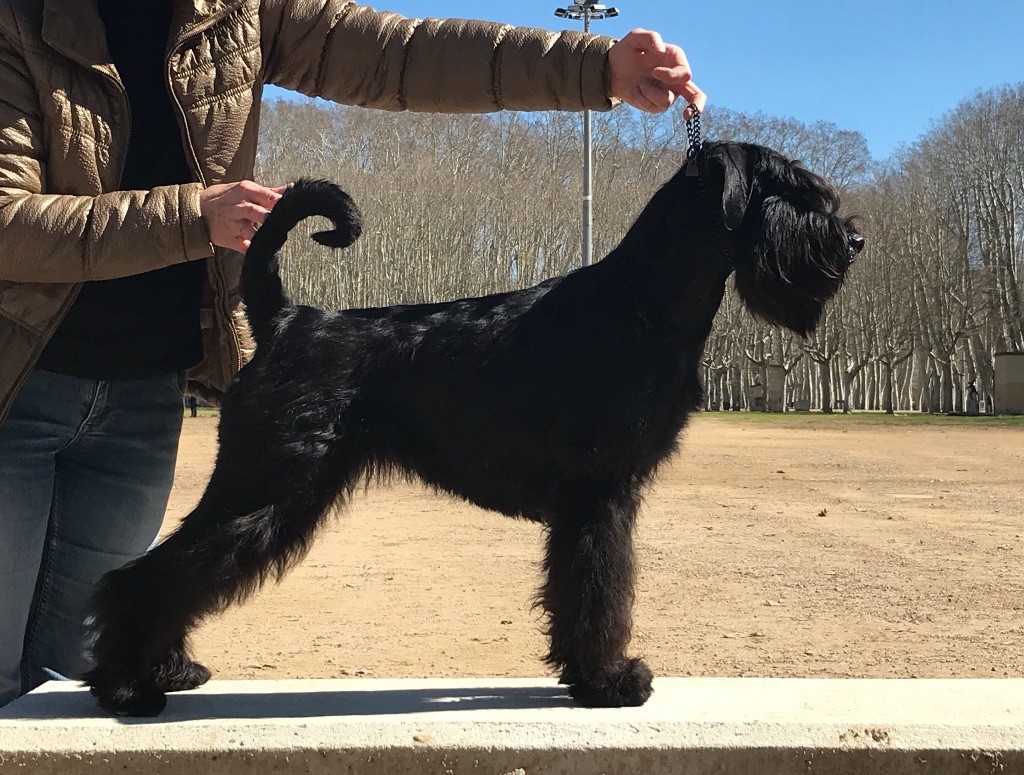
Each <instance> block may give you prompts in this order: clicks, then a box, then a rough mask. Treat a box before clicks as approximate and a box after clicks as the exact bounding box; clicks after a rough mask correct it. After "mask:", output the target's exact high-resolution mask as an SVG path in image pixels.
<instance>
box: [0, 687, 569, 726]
mask: <svg viewBox="0 0 1024 775" xmlns="http://www.w3.org/2000/svg"><path fill="white" fill-rule="evenodd" d="M576 707H578V706H577V704H576V703H575V702H573V701H572V699H571V698H570V697H569V695H568V693H567V692H566V689H565V687H560V686H515V687H509V686H502V687H486V686H483V687H479V686H478V687H453V688H451V689H382V690H380V691H365V690H364V691H347V690H344V689H342V690H339V691H311V692H303V691H294V692H289V691H275V692H270V691H267V692H223V693H219V692H218V693H216V694H214V693H198V694H195V693H190V692H182V693H178V694H169V695H168V696H167V708H166V709H165V710H164V712H163V713H162V714H161V715H160V716H158V717H156V718H127V717H123V718H118V719H117V720H118V721H119V722H120V723H122V724H128V725H136V724H164V723H174V722H182V721H201V720H212V719H298V718H325V717H332V716H343V717H347V718H354V717H362V716H376V717H382V716H383V717H387V716H401V715H406V714H411V713H438V712H452V711H460V712H465V711H480V710H512V711H516V710H543V709H550V708H576ZM8 711H9V712H10V718H12V719H13V718H17V719H21V720H26V719H55V718H62V719H73V718H81V719H85V718H97V717H103V716H106V715H108V714H107V713H106V712H105V711H103V710H101V709H100V708H98V707H97V705H96V701H95V699H94V698H93V697H92V696H91V695H90V694H89V693H88V692H85V691H82V692H74V693H70V694H67V695H65V696H64V698H63V699H61V700H60V701H59V702H55V701H54V695H53V694H50V693H41V694H28V695H26V696H24V697H22V698H21V699H19V700H18V701H17V703H16V704H15V705H13V706H11V707H9V708H8ZM4 715H6V714H3V713H0V721H2V720H3V717H4Z"/></svg>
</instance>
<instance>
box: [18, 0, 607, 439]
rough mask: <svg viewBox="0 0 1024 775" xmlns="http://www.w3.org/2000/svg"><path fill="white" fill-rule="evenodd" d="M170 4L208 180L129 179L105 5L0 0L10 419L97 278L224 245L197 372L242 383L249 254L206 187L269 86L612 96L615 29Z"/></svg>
mask: <svg viewBox="0 0 1024 775" xmlns="http://www.w3.org/2000/svg"><path fill="white" fill-rule="evenodd" d="M169 1H170V0H169ZM173 1H174V2H175V12H174V21H173V23H172V33H171V42H170V45H169V47H168V50H167V59H166V61H167V84H168V87H169V89H170V93H171V95H172V101H173V103H174V105H175V106H176V107H177V110H178V116H179V123H180V127H181V134H182V140H183V142H184V144H185V149H186V157H187V158H188V159H189V161H190V164H191V166H192V170H193V173H194V176H195V180H196V182H195V183H189V184H185V185H176V186H165V187H162V188H156V189H153V190H152V191H118V185H119V181H120V177H121V171H122V167H123V164H124V160H125V154H126V152H127V147H128V138H129V122H130V116H129V115H128V102H127V98H126V95H125V92H124V88H123V86H122V84H121V81H120V79H119V77H118V74H117V72H116V70H115V68H114V67H113V65H111V64H110V56H109V54H108V53H107V50H106V42H105V36H104V32H103V25H102V22H101V21H100V18H99V15H98V13H97V10H96V5H95V0H0V421H2V418H3V417H4V416H5V415H6V413H7V411H8V409H9V407H10V404H11V401H12V400H13V397H14V395H15V393H16V392H17V390H18V387H19V385H20V384H21V383H22V381H23V380H24V379H25V377H26V376H27V374H28V373H29V371H30V370H31V369H32V366H33V364H34V363H35V361H36V358H37V357H38V355H39V353H40V352H41V350H42V349H43V347H44V345H45V344H46V342H47V341H48V340H49V338H50V336H51V335H52V333H53V331H54V330H55V329H56V327H57V326H58V324H59V323H60V321H61V320H62V319H63V316H64V315H65V314H66V312H67V310H68V308H69V307H70V305H71V303H72V302H73V301H74V299H75V296H76V295H77V293H78V291H79V289H80V288H81V283H82V282H83V281H86V280H100V279H107V278H113V277H120V276H125V275H130V274H135V273H140V272H145V271H149V270H152V269H157V268H160V267H163V266H169V265H171V264H175V263H178V262H183V261H192V260H196V259H202V258H206V257H208V256H211V255H214V254H216V259H215V260H211V261H209V262H208V264H207V265H208V267H209V269H208V272H207V291H206V295H205V299H204V314H203V326H204V331H203V334H204V345H205V358H204V360H203V363H202V364H200V365H199V366H197V367H196V368H194V369H193V370H192V372H190V374H189V378H190V388H191V389H192V390H194V391H195V392H197V393H199V394H200V395H204V396H206V397H208V398H211V399H216V397H217V395H218V394H219V393H220V392H221V391H223V390H224V389H225V388H226V387H227V384H228V382H229V381H230V380H231V378H232V377H233V376H234V374H235V372H237V371H238V369H239V368H241V365H242V364H243V363H244V362H245V359H246V358H247V356H248V355H249V352H248V348H249V347H250V342H249V338H248V333H247V329H246V327H245V324H244V320H243V316H242V310H241V308H240V302H239V297H238V277H239V271H240V268H241V261H242V256H241V255H239V254H237V253H233V252H231V251H226V250H221V249H219V248H218V249H216V251H215V250H214V248H213V247H212V246H211V245H210V242H209V236H208V233H207V230H206V224H205V222H204V221H203V218H202V216H201V215H200V211H199V193H200V191H202V189H203V188H204V187H205V186H209V185H211V184H213V183H222V182H227V181H237V180H243V179H247V178H251V177H252V174H253V165H254V161H255V157H256V137H257V131H258V120H259V107H260V97H261V93H262V89H263V84H265V83H271V84H277V85H279V86H283V87H285V88H287V89H294V90H296V91H299V92H302V93H303V94H307V95H311V96H312V95H317V96H321V97H324V98H326V99H329V100H334V101H336V102H340V103H344V104H349V105H362V106H366V107H373V108H384V109H387V110H404V109H408V110H420V111H438V112H488V111H493V110H499V109H513V110H550V109H563V110H582V109H584V108H591V109H595V110H605V109H609V108H611V107H612V106H613V101H612V100H610V99H609V97H608V89H607V83H606V80H607V79H606V72H605V70H606V62H607V52H608V49H609V48H610V47H611V45H612V42H613V41H611V40H610V39H608V38H602V37H596V36H584V35H582V34H578V33H571V32H565V33H561V34H555V33H549V32H544V31H541V30H532V29H523V28H512V27H507V26H503V25H498V24H485V23H480V22H469V21H460V20H448V21H437V20H427V21H423V22H420V21H417V20H412V19H405V18H403V17H401V16H398V15H396V14H392V13H379V12H376V11H374V10H372V9H370V8H367V7H366V6H362V5H359V4H357V3H353V2H345V1H344V0H173ZM155 150H157V149H155Z"/></svg>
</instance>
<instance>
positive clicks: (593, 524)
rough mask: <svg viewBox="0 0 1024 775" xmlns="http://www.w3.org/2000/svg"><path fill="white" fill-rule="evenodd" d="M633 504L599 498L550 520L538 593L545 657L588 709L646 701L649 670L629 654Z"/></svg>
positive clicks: (649, 686)
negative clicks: (543, 622) (544, 621)
mask: <svg viewBox="0 0 1024 775" xmlns="http://www.w3.org/2000/svg"><path fill="white" fill-rule="evenodd" d="M635 513H636V508H635V506H632V505H629V506H621V505H618V504H600V505H598V506H597V507H595V508H594V509H592V510H589V511H588V512H587V513H586V515H580V514H578V513H573V514H568V513H562V514H558V515H556V516H554V517H553V518H552V519H550V520H549V522H548V536H547V549H546V554H545V558H544V570H545V572H546V573H547V581H546V583H545V584H544V587H543V589H542V591H541V595H540V598H539V602H540V604H541V605H542V606H543V608H544V609H545V611H546V612H547V616H548V637H549V638H550V641H551V647H550V651H549V652H548V656H547V662H548V664H550V665H551V666H552V667H554V668H555V669H556V670H561V682H562V683H563V684H567V685H568V687H569V693H570V694H571V695H572V696H573V698H575V699H576V700H577V701H578V702H579V703H580V704H582V705H586V706H589V707H621V706H624V705H643V704H644V702H646V701H647V698H648V697H650V695H651V679H652V677H651V671H650V670H649V669H648V668H647V665H645V664H644V663H643V661H641V660H640V659H630V658H629V657H627V656H626V646H627V645H628V644H629V640H630V636H631V631H632V616H633V581H634V569H633V565H634V563H633V521H634V517H635Z"/></svg>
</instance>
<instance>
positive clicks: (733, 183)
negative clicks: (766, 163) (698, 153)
mask: <svg viewBox="0 0 1024 775" xmlns="http://www.w3.org/2000/svg"><path fill="white" fill-rule="evenodd" d="M708 160H709V161H712V162H715V164H716V165H717V166H719V167H720V168H721V170H722V175H723V176H724V180H723V183H722V216H723V217H724V219H725V228H726V229H728V230H729V231H732V230H734V229H736V228H738V227H739V225H740V224H741V223H742V222H743V218H744V217H745V216H746V214H747V207H748V206H749V205H750V197H751V194H752V193H753V190H754V174H753V159H752V158H751V155H750V153H749V152H748V151H747V149H745V148H743V147H742V146H739V145H736V144H735V143H722V144H720V145H716V146H714V147H712V148H711V149H710V150H709V151H708Z"/></svg>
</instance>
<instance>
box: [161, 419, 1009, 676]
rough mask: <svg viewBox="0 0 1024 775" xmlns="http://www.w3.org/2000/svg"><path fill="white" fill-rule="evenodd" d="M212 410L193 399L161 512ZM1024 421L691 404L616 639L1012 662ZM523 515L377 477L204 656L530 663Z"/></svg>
mask: <svg viewBox="0 0 1024 775" xmlns="http://www.w3.org/2000/svg"><path fill="white" fill-rule="evenodd" d="M215 429H216V417H215V416H209V415H208V416H200V417H199V418H197V419H195V420H193V419H189V418H186V420H185V430H184V433H183V437H182V446H181V454H180V458H179V467H178V475H177V478H176V481H175V488H174V492H173V494H172V497H171V505H170V510H169V514H168V520H167V522H166V524H165V529H171V528H173V526H174V524H175V523H176V522H177V520H178V519H180V518H181V517H182V516H184V514H185V513H187V511H188V510H189V509H190V508H191V507H192V506H193V505H194V504H195V502H196V500H197V499H198V497H199V495H200V493H201V492H202V489H203V487H204V486H205V483H206V478H207V476H208V475H209V472H210V469H211V467H212V463H213V455H214V450H215V446H216V440H215ZM1022 506H1024V425H1016V426H1014V425H1000V424H998V423H985V421H978V422H971V421H969V420H966V419H965V420H962V421H960V422H955V421H949V422H935V423H930V424H917V423H914V422H912V421H911V420H907V421H906V423H900V422H896V423H895V424H889V425H885V424H880V423H878V422H875V421H872V420H870V419H868V420H866V421H865V420H864V418H863V417H861V418H857V417H853V418H843V417H837V418H828V417H814V416H809V417H802V418H801V417H778V418H771V419H770V420H768V419H767V418H764V419H762V418H761V417H760V416H751V415H743V416H721V415H703V416H699V417H697V418H695V420H694V422H693V423H692V425H691V427H690V428H689V429H688V430H687V432H686V434H685V439H684V444H683V450H682V452H681V453H680V454H679V455H678V456H677V458H676V459H675V461H674V462H673V464H672V465H671V466H667V467H666V468H665V469H664V471H663V473H662V475H661V476H660V478H659V480H658V482H657V483H656V485H655V486H654V487H653V489H652V490H651V492H650V493H649V496H648V498H647V501H646V505H645V508H644V510H643V513H642V516H641V520H640V527H639V546H638V555H639V561H640V581H639V589H638V599H637V607H636V627H635V633H634V640H633V651H634V652H635V653H637V654H641V655H643V656H644V657H645V658H646V659H647V661H648V663H649V664H650V665H651V667H652V669H654V671H655V672H656V673H657V674H659V675H691V674H692V675H713V676H828V677H912V676H919V677H952V676H962V677H981V676H1016V677H1021V676H1024V572H1022V571H1024V518H1022V512H1024V509H1022ZM541 545H542V534H541V530H540V528H538V527H536V526H533V525H530V524H525V523H520V522H516V521H513V520H509V519H506V518H503V517H500V516H498V515H496V514H491V513H487V512H484V511H481V510H479V509H476V508H475V507H472V506H469V505H466V504H464V503H461V502H456V501H454V500H452V499H448V498H444V497H439V496H436V495H434V494H432V493H429V492H427V491H426V490H423V489H420V488H417V487H411V486H395V487H390V488H384V489H377V488H375V489H371V490H370V491H369V492H368V493H366V494H362V493H360V494H357V496H356V497H355V499H354V501H353V503H352V505H351V507H350V508H349V509H348V510H347V511H346V513H345V514H344V515H343V516H341V517H340V518H338V519H335V520H333V521H332V522H331V524H330V527H329V529H328V530H326V531H325V532H324V533H323V534H322V535H321V537H320V539H319V540H318V542H317V543H316V545H315V546H314V548H313V550H312V552H311V553H310V555H309V557H308V558H307V559H306V560H305V562H303V563H302V564H301V565H300V566H299V567H298V568H296V569H295V570H294V571H293V572H292V573H291V574H290V575H289V576H288V577H287V578H286V579H285V580H284V582H282V583H281V584H280V585H277V586H268V587H267V588H266V589H264V590H263V591H261V592H260V593H259V594H258V595H257V596H256V597H255V598H253V599H252V600H250V601H249V602H248V603H247V604H245V605H244V606H242V607H238V608H234V609H232V610H230V611H228V612H227V613H225V614H223V615H221V616H219V617H217V618H215V619H213V620H211V621H209V622H208V623H207V624H205V625H204V626H203V627H202V629H201V630H200V631H199V632H198V633H197V636H196V638H195V650H196V656H197V657H198V658H200V659H201V660H202V661H204V662H205V663H206V664H207V665H209V666H210V667H211V668H212V669H213V670H214V672H215V673H216V675H217V676H218V677H220V678H327V677H341V676H364V675H366V676H377V677H427V676H435V677H443V676H451V677H455V676H465V677H473V676H478V677H486V676H536V675H543V674H545V669H544V666H543V665H542V663H541V662H540V659H539V655H540V654H542V653H543V649H544V644H543V640H542V637H541V634H540V619H539V615H538V614H537V613H536V612H533V611H531V608H530V601H531V598H532V595H533V594H534V591H535V589H536V587H537V584H538V581H539V570H538V559H539V557H540V551H541Z"/></svg>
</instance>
